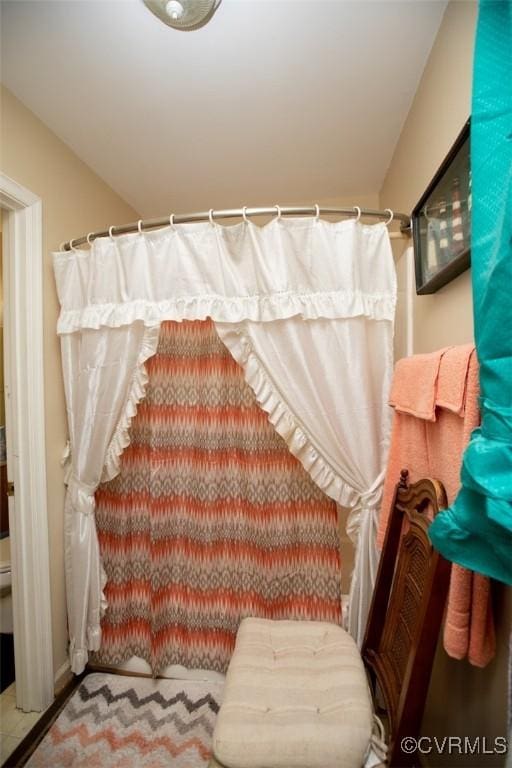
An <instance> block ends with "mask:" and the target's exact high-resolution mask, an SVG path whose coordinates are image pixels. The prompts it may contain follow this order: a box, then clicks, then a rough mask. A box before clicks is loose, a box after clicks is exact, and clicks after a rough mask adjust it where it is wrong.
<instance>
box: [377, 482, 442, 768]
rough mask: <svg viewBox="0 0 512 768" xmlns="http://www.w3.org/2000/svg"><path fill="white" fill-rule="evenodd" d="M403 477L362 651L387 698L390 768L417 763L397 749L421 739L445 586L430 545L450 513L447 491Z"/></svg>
mask: <svg viewBox="0 0 512 768" xmlns="http://www.w3.org/2000/svg"><path fill="white" fill-rule="evenodd" d="M400 475H401V477H400V482H399V484H398V485H397V487H396V491H395V495H394V498H393V503H392V508H391V515H390V519H389V522H388V528H387V532H386V538H385V540H384V546H383V549H382V555H381V558H380V563H379V569H378V572H377V581H376V584H375V590H374V593H373V599H372V604H371V608H370V614H369V618H368V623H367V627H366V635H365V639H364V643H363V648H362V657H363V661H364V663H365V666H366V668H367V671H368V673H369V678H370V683H371V685H372V687H373V692H374V694H375V691H376V684H378V687H379V689H380V691H381V692H382V695H383V697H384V701H385V705H386V711H387V716H388V720H389V739H388V743H389V752H388V764H389V765H390V766H392V768H399V767H402V766H413V765H416V764H417V756H416V755H414V754H407V753H404V752H403V751H402V749H401V742H402V739H404V737H406V736H411V737H413V738H417V737H418V735H419V729H420V726H421V720H422V717H423V710H424V707H425V700H426V696H427V692H428V686H429V682H430V673H431V670H432V664H433V661H434V655H435V652H436V646H437V641H438V637H439V630H440V627H441V622H442V619H443V613H444V608H445V604H446V597H447V593H448V585H449V579H450V563H448V562H447V561H446V560H444V558H443V557H441V555H439V554H438V553H437V552H436V551H435V550H434V549H433V547H432V545H431V543H430V540H429V538H428V527H429V524H430V520H431V517H432V516H433V515H435V514H437V512H438V510H439V509H443V508H444V507H446V506H447V504H446V494H445V492H444V488H443V486H442V485H441V483H439V482H437V481H436V480H428V479H426V480H420V481H419V482H417V483H414V484H413V485H410V486H408V483H407V477H408V472H407V470H402V472H401V473H400ZM429 513H430V514H429Z"/></svg>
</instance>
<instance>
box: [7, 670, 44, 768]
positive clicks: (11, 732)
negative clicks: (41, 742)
mask: <svg viewBox="0 0 512 768" xmlns="http://www.w3.org/2000/svg"><path fill="white" fill-rule="evenodd" d="M42 714H43V713H42V712H22V711H21V709H16V683H13V684H12V685H10V686H9V687H8V688H6V689H5V691H2V693H1V694H0V765H3V764H4V763H5V761H6V760H7V758H8V757H9V755H10V754H11V752H12V751H13V750H15V749H16V747H17V746H18V744H19V743H20V741H21V740H22V739H23V738H24V737H25V736H26V735H27V733H28V732H29V731H30V730H31V728H32V727H33V726H34V725H35V723H37V721H38V720H39V718H40V717H41V715H42ZM8 764H9V763H8V762H7V765H8Z"/></svg>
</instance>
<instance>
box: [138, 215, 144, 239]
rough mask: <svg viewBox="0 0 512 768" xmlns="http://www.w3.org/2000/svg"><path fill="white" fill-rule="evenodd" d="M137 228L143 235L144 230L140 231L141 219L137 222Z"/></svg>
mask: <svg viewBox="0 0 512 768" xmlns="http://www.w3.org/2000/svg"><path fill="white" fill-rule="evenodd" d="M137 229H138V230H139V235H143V234H144V232H143V231H142V219H139V220H138V222H137Z"/></svg>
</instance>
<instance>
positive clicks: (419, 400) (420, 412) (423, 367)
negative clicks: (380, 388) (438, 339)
mask: <svg viewBox="0 0 512 768" xmlns="http://www.w3.org/2000/svg"><path fill="white" fill-rule="evenodd" d="M447 349H449V347H446V348H445V349H439V350H437V352H430V353H429V354H426V355H413V356H412V357H404V358H403V359H402V360H399V361H398V363H397V364H396V366H395V372H394V374H393V383H392V385H391V393H390V395H389V404H390V405H392V406H393V407H394V408H395V410H397V411H399V412H400V413H408V414H410V415H411V416H416V418H418V419H425V420H426V421H435V420H436V385H437V379H438V376H439V368H440V365H441V358H442V356H443V354H444V353H445V351H446V350H447Z"/></svg>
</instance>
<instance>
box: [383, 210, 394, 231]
mask: <svg viewBox="0 0 512 768" xmlns="http://www.w3.org/2000/svg"><path fill="white" fill-rule="evenodd" d="M384 211H385V212H386V213H389V219H388V220H387V221H386V227H389V225H390V224H391V222H392V221H393V219H394V218H395V214H394V213H393V211H392V210H391V208H384Z"/></svg>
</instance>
